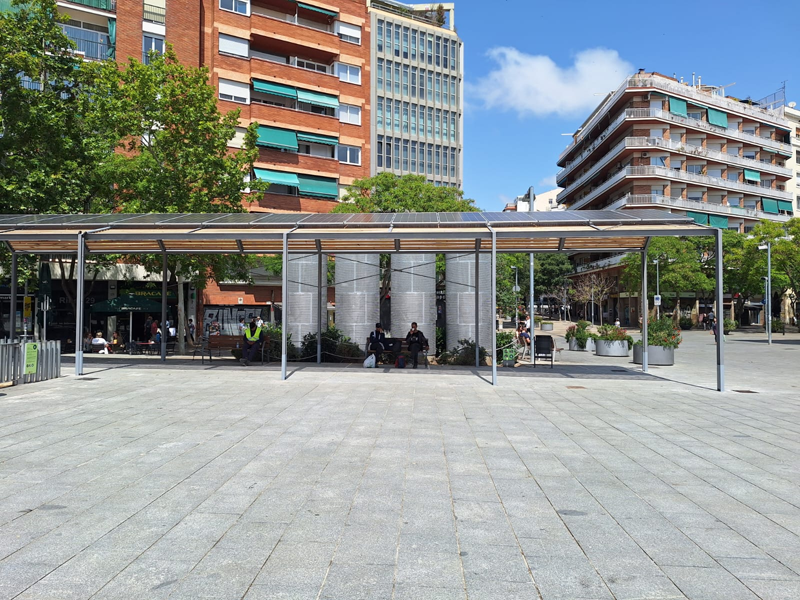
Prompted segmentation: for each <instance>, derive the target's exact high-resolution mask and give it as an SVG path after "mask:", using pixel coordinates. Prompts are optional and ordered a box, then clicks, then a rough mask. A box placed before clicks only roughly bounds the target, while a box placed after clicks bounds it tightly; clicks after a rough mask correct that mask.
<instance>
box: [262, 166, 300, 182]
mask: <svg viewBox="0 0 800 600" xmlns="http://www.w3.org/2000/svg"><path fill="white" fill-rule="evenodd" d="M253 171H254V172H255V174H256V178H257V179H260V180H261V181H266V182H268V183H274V184H275V185H288V186H290V187H299V186H300V182H299V180H298V179H297V175H295V174H294V173H284V172H283V171H272V170H270V169H259V168H257V167H253Z"/></svg>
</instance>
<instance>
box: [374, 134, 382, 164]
mask: <svg viewBox="0 0 800 600" xmlns="http://www.w3.org/2000/svg"><path fill="white" fill-rule="evenodd" d="M375 162H376V163H377V164H378V166H379V167H382V166H383V136H382V135H379V136H378V147H377V150H376V151H375Z"/></svg>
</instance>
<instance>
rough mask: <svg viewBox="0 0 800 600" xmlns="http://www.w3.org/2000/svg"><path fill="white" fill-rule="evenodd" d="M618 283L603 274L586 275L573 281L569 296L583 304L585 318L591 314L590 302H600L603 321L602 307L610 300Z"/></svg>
mask: <svg viewBox="0 0 800 600" xmlns="http://www.w3.org/2000/svg"><path fill="white" fill-rule="evenodd" d="M615 286H616V282H615V281H614V279H612V278H611V277H609V276H607V275H604V274H603V273H600V272H598V273H586V274H585V275H581V276H580V277H576V278H575V279H573V281H572V287H571V288H570V291H569V295H570V297H571V298H573V299H574V300H575V301H576V302H578V303H580V304H583V309H584V318H586V315H587V314H588V313H589V311H588V309H587V305H588V304H589V302H599V303H600V312H601V315H600V317H601V319H600V320H601V321H602V307H603V300H605V299H606V298H608V295H609V294H610V293H611V292H612V291H613V290H614V288H615Z"/></svg>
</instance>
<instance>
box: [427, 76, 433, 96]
mask: <svg viewBox="0 0 800 600" xmlns="http://www.w3.org/2000/svg"><path fill="white" fill-rule="evenodd" d="M428 102H433V71H428Z"/></svg>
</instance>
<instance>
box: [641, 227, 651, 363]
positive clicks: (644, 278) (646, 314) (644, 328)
mask: <svg viewBox="0 0 800 600" xmlns="http://www.w3.org/2000/svg"><path fill="white" fill-rule="evenodd" d="M648 246H650V239H649V238H648V239H647V240H646V241H645V244H644V250H643V251H642V308H641V311H642V372H643V373H647V366H648V365H647V320H648V318H649V317H650V313H649V310H648V302H647V248H648Z"/></svg>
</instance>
